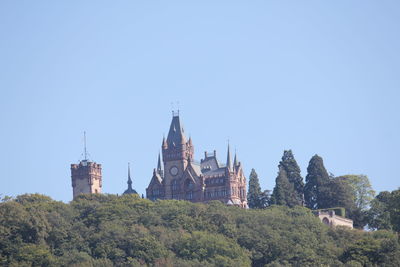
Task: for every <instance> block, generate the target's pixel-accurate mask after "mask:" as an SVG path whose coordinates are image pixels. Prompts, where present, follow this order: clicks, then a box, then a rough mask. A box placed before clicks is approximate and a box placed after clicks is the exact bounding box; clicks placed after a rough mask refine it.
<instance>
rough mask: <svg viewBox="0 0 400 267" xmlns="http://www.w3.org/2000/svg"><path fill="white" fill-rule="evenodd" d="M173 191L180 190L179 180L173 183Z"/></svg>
mask: <svg viewBox="0 0 400 267" xmlns="http://www.w3.org/2000/svg"><path fill="white" fill-rule="evenodd" d="M171 187H172V191H178V190H179V182H178V180H173V181H172V183H171Z"/></svg>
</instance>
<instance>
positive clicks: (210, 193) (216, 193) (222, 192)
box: [204, 189, 229, 198]
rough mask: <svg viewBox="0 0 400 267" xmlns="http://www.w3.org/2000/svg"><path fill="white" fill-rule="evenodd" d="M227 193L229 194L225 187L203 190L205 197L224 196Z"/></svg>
mask: <svg viewBox="0 0 400 267" xmlns="http://www.w3.org/2000/svg"><path fill="white" fill-rule="evenodd" d="M227 195H229V190H226V189H222V190H215V191H206V192H204V197H205V198H217V197H225V196H227Z"/></svg>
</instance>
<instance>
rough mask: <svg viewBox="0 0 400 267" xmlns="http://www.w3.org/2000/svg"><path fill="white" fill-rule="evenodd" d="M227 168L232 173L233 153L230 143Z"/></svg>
mask: <svg viewBox="0 0 400 267" xmlns="http://www.w3.org/2000/svg"><path fill="white" fill-rule="evenodd" d="M226 167H227V168H228V170H229V171H232V163H231V151H230V147H229V143H228V155H227V157H226Z"/></svg>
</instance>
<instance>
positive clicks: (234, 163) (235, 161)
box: [233, 149, 239, 167]
mask: <svg viewBox="0 0 400 267" xmlns="http://www.w3.org/2000/svg"><path fill="white" fill-rule="evenodd" d="M238 165H239V162H238V160H237V153H236V149H235V159H234V160H233V166H235V167H236V166H238Z"/></svg>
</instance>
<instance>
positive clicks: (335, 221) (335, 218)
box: [314, 209, 353, 229]
mask: <svg viewBox="0 0 400 267" xmlns="http://www.w3.org/2000/svg"><path fill="white" fill-rule="evenodd" d="M314 214H315V216H317V217H318V218H319V219H320V220H321V221H322V222H323V223H324V224H326V225H328V226H330V227H336V226H345V227H349V228H351V229H353V220H351V219H348V218H345V217H342V216H339V215H336V214H335V211H334V210H333V209H327V210H318V211H315V212H314Z"/></svg>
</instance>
